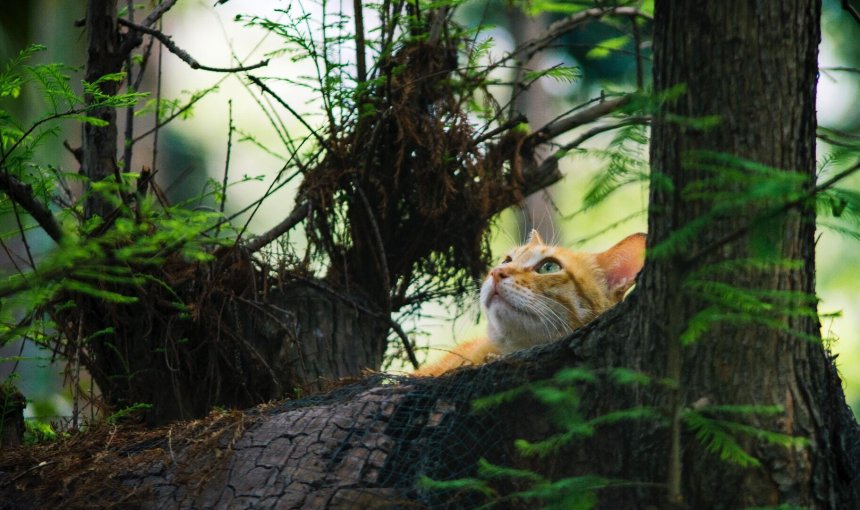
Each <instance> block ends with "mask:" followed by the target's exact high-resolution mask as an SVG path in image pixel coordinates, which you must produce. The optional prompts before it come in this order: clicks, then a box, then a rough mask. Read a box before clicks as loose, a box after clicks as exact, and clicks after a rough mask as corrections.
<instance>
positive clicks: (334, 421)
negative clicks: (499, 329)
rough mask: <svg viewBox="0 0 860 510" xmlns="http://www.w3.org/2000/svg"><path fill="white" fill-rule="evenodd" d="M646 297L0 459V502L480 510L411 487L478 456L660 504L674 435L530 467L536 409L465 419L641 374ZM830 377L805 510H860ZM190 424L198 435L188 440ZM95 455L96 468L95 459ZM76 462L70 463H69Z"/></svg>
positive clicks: (612, 439) (851, 440)
mask: <svg viewBox="0 0 860 510" xmlns="http://www.w3.org/2000/svg"><path fill="white" fill-rule="evenodd" d="M643 297H644V296H643V294H641V293H634V294H633V295H631V296H630V297H629V298H628V300H627V301H626V302H625V303H623V304H622V305H620V306H619V307H617V308H615V309H613V310H611V311H610V312H608V313H607V314H605V315H604V316H603V317H602V318H601V319H599V320H598V321H597V322H595V323H592V324H591V325H589V326H587V327H585V328H583V329H581V330H579V331H578V332H576V333H574V334H573V335H572V336H571V337H569V338H567V339H564V340H562V341H560V342H557V343H555V344H551V345H548V346H542V347H538V348H534V349H531V350H528V351H522V352H520V353H516V354H514V355H512V356H510V357H508V358H505V359H503V360H500V361H497V362H495V363H491V364H488V365H485V366H482V367H478V368H471V369H464V370H461V371H459V372H456V373H454V374H452V375H449V376H447V377H443V378H436V379H433V378H431V379H412V378H408V377H407V378H399V379H398V378H394V377H389V376H385V375H384V374H380V375H377V376H374V377H371V378H370V379H367V380H365V381H363V382H360V383H357V384H354V385H351V386H346V387H343V388H340V389H338V390H336V391H334V392H332V393H330V394H328V395H323V396H319V397H315V398H314V397H312V398H308V399H305V400H300V401H292V402H290V401H288V402H285V403H281V404H277V405H274V406H269V407H265V408H261V409H257V410H251V411H248V412H245V413H233V414H231V415H222V414H217V413H216V414H215V415H213V416H210V417H209V418H207V419H206V420H200V421H199V422H193V423H192V424H191V425H183V424H176V425H173V426H170V427H165V428H163V429H159V430H155V431H152V432H149V433H147V434H146V435H145V437H143V438H140V437H136V436H133V435H132V434H131V433H128V432H122V431H121V432H120V433H119V434H117V433H116V431H104V432H103V433H102V434H101V435H99V433H98V432H96V433H94V435H95V436H96V439H94V440H92V443H90V444H88V445H76V444H75V441H70V442H69V443H71V444H65V445H53V446H49V447H47V449H45V450H40V451H37V453H35V454H33V453H32V452H33V450H28V451H29V452H30V454H29V456H26V457H21V456H19V457H15V456H13V455H9V454H6V455H4V456H3V457H0V472H2V473H0V500H2V501H6V502H8V504H9V505H13V506H9V508H43V507H48V506H51V505H54V506H57V505H60V506H63V507H64V508H82V507H88V508H93V507H108V506H111V505H115V504H118V503H120V502H121V504H123V505H125V506H130V507H140V508H307V509H319V508H336V509H345V508H350V509H353V508H355V509H357V508H362V509H365V508H404V507H410V508H412V507H414V508H474V507H476V506H478V505H480V504H482V503H485V502H486V501H485V500H484V499H483V496H481V495H480V494H476V493H462V494H457V493H446V492H438V491H434V490H428V489H422V488H421V486H420V485H419V484H418V480H419V478H420V477H422V476H428V477H431V478H434V479H456V478H462V477H468V476H474V474H475V465H476V463H477V461H478V459H480V458H486V459H488V460H490V461H491V462H493V463H496V464H500V465H505V466H511V467H519V468H529V469H533V470H536V471H538V472H540V473H542V474H543V475H545V476H548V477H552V478H553V479H556V478H560V477H563V476H570V475H574V474H582V473H583V472H590V473H595V469H597V468H600V469H603V470H605V471H602V472H601V474H612V475H614V476H618V477H626V478H627V479H628V480H634V481H636V482H637V483H636V484H631V485H628V486H626V487H621V488H615V489H608V490H605V491H603V492H601V494H600V505H599V507H600V508H653V507H654V505H655V504H657V505H658V507H659V506H660V503H659V501H660V500H661V499H662V498H663V494H664V492H665V489H664V487H663V486H662V484H661V480H662V474H663V473H662V470H656V471H655V470H653V468H654V466H648V465H646V464H645V463H642V462H641V458H640V459H635V458H632V457H631V454H638V455H641V453H642V452H643V451H645V452H651V453H653V454H654V457H655V458H656V459H657V460H658V462H659V461H662V460H663V455H662V454H660V455H657V453H662V451H663V449H664V448H663V446H664V445H665V443H666V439H665V436H666V430H665V427H663V426H660V425H658V424H652V425H651V426H650V429H649V428H648V427H645V426H642V425H639V426H634V427H632V428H631V426H630V425H629V424H628V425H609V426H605V427H601V428H600V430H599V433H598V434H596V435H595V436H594V437H593V438H591V439H589V440H587V441H581V442H575V443H574V444H573V445H571V447H569V448H566V449H564V450H562V451H560V452H559V453H558V454H557V455H556V456H553V457H551V458H549V459H542V460H539V461H535V460H527V459H523V458H522V457H520V456H519V455H517V454H516V453H515V448H514V447H513V441H514V440H515V439H518V438H527V439H537V438H540V437H545V436H546V434H547V433H548V432H550V427H549V426H548V424H547V420H546V415H545V410H544V409H541V408H540V406H539V405H538V404H537V403H536V402H535V401H534V400H533V399H531V398H528V397H522V398H518V399H515V400H513V401H510V402H507V403H505V404H503V405H501V406H500V407H498V408H497V409H494V410H493V412H492V413H486V414H481V413H474V412H473V411H472V408H471V402H472V401H473V400H474V399H475V398H478V397H481V396H485V395H489V394H493V393H496V392H498V391H503V390H505V389H510V388H516V387H519V386H521V385H522V384H526V383H528V382H532V381H535V380H541V379H545V378H547V377H550V376H552V375H553V374H554V373H556V371H558V370H559V369H561V368H563V367H570V366H587V367H589V368H590V369H592V370H594V371H595V372H597V371H599V369H600V368H602V367H618V366H630V365H631V364H633V363H635V362H637V361H638V360H639V359H640V358H641V357H640V356H639V355H637V349H640V348H649V346H650V345H651V342H649V341H647V340H646V339H644V338H642V337H630V336H626V335H625V332H630V331H633V330H635V329H637V328H638V326H637V324H636V320H635V314H634V313H633V312H634V310H635V309H637V308H638V307H640V306H641V305H642V301H641V300H642V299H643ZM822 364H823V365H824V366H825V367H830V369H829V370H825V374H827V377H825V378H824V379H825V382H827V383H828V384H829V386H827V387H817V386H816V385H817V384H818V381H816V380H809V381H803V380H802V381H798V383H799V384H800V385H801V386H802V389H803V390H804V391H806V392H808V393H809V394H817V395H821V396H822V400H821V402H822V405H821V409H820V410H819V411H821V412H822V413H824V414H827V415H828V416H829V417H830V418H829V419H830V420H832V425H833V426H832V427H831V428H830V429H829V430H828V432H827V433H828V435H829V437H831V439H832V442H833V443H832V445H831V446H832V450H831V451H832V453H833V459H832V462H833V463H834V464H837V465H838V466H839V467H838V469H836V470H835V471H834V472H833V474H834V475H835V476H834V477H833V478H832V479H831V481H832V482H833V484H832V485H829V486H827V487H826V489H827V490H823V491H820V492H818V493H817V496H816V497H817V498H819V499H818V500H813V501H812V503H811V504H810V505H809V506H810V507H814V508H853V506H852V505H853V504H855V503H857V502H858V501H860V499H857V498H858V494H857V493H856V487H857V483H858V480H860V478H858V473H860V432H858V428H857V425H856V422H854V419H853V417H852V416H851V413H850V411H849V410H848V408H847V407H845V405H844V401H843V400H841V395H842V393H841V388H840V386H839V381H838V378H837V377H836V374H835V371H834V370H832V365H830V364H829V360H822ZM392 382H397V384H392ZM638 392H641V389H640V390H637V391H634V392H629V391H624V390H623V389H621V390H619V388H618V387H617V386H614V385H612V384H610V383H598V385H597V386H595V387H594V388H593V393H592V394H588V393H586V394H584V401H583V407H582V411H583V412H585V413H587V414H588V415H591V416H595V415H599V414H602V413H604V412H606V411H608V410H611V409H615V408H618V407H619V406H624V405H626V404H622V403H620V400H630V399H635V397H636V395H635V393H638ZM619 394H621V395H622V397H621V398H619ZM183 427H189V428H191V429H192V430H191V433H189V432H185V433H183V432H181V431H182V430H183ZM632 431H635V432H636V433H635V434H633V433H631V432H632ZM80 446H85V447H84V448H81V447H80ZM95 451H98V452H99V453H98V460H95V459H94V458H93V457H92V454H93V452H95ZM811 458H812V457H811ZM69 459H76V462H77V463H71V464H69V463H65V464H64V460H65V461H68V460H69ZM43 461H45V462H47V463H48V465H42V464H41V462H43ZM708 465H709V466H711V468H714V469H719V461H718V460H716V459H713V458H710V459H708ZM38 466H42V467H38ZM583 470H588V471H583ZM777 473H779V472H778V471H777ZM57 477H62V478H63V481H64V483H65V484H66V485H65V487H66V488H65V489H64V490H63V491H59V490H57ZM784 480H789V479H788V478H784ZM852 487H853V489H852ZM501 489H502V488H500V490H501ZM508 489H510V488H509V487H508ZM822 489H823V488H822ZM699 490H701V491H702V492H701V493H697V492H694V493H691V494H694V495H695V497H696V498H697V501H701V500H704V499H705V498H706V497H708V495H706V494H704V491H706V490H709V489H708V488H707V487H706V486H703V487H702V488H700V489H699ZM734 490H735V487H734V486H733V487H731V489H730V488H727V487H725V486H724V487H722V488H721V489H720V492H719V493H711V494H710V495H709V496H710V497H711V498H712V499H711V500H710V501H709V504H708V505H706V506H705V507H707V508H716V507H730V506H729V505H728V504H723V502H724V501H730V499H729V498H731V496H732V494H733V492H734ZM852 490H853V491H854V492H853V493H852V492H851V491H852ZM727 494H728V497H726V495H727ZM14 505H22V506H14ZM502 507H503V508H519V507H520V506H517V505H514V504H509V505H502ZM691 508H699V507H694V506H692V505H691Z"/></svg>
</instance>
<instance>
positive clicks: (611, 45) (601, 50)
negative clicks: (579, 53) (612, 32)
mask: <svg viewBox="0 0 860 510" xmlns="http://www.w3.org/2000/svg"><path fill="white" fill-rule="evenodd" d="M631 39H632V37H630V36H629V35H620V36H618V37H612V38H609V39H605V40H603V41H601V42H600V43H598V44H597V46H595V47H594V48H592V49H590V50H588V53H586V54H585V58H588V59H591V60H600V59H604V58H607V57H609V56H610V55H611V54H612V52H613V51H617V50H620V49H621V48H623V47H624V46H626V45H627V43H629V42H630V41H631Z"/></svg>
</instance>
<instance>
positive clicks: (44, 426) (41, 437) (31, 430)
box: [24, 420, 61, 445]
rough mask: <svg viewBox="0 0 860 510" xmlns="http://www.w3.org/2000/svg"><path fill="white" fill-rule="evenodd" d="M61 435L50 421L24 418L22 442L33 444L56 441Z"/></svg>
mask: <svg viewBox="0 0 860 510" xmlns="http://www.w3.org/2000/svg"><path fill="white" fill-rule="evenodd" d="M60 437H61V435H60V434H57V431H55V430H54V427H52V426H51V424H50V423H45V422H43V421H40V420H24V444H26V445H34V444H38V443H46V442H50V441H56V440H57V439H59V438H60Z"/></svg>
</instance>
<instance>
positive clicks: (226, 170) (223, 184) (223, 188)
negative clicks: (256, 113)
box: [218, 99, 233, 214]
mask: <svg viewBox="0 0 860 510" xmlns="http://www.w3.org/2000/svg"><path fill="white" fill-rule="evenodd" d="M227 119H228V120H227V157H226V158H225V159H226V161H225V162H224V180H223V181H222V182H221V204H220V206H219V208H218V211H219V212H221V213H222V214H223V213H224V205H225V204H226V203H227V176H228V175H229V174H230V152H231V150H232V148H233V100H232V99H230V100H228V101H227Z"/></svg>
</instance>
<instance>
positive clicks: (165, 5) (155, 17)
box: [141, 0, 176, 27]
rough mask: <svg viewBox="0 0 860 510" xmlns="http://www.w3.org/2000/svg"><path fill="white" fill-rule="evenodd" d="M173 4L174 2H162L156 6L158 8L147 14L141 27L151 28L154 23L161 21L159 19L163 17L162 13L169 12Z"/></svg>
mask: <svg viewBox="0 0 860 510" xmlns="http://www.w3.org/2000/svg"><path fill="white" fill-rule="evenodd" d="M175 3H176V0H164V2H162V3H160V4H158V6H157V7H156V8H155V9H153V10H152V12H150V13H149V16H147V17H146V18H145V19H144V20H143V22H142V23H141V26H144V27H151V26H152V25H153V24H155V22H156V21H161V17H162V16H164V13H165V12H167V11H169V10H170V8H171V7H173V5H174V4H175Z"/></svg>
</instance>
